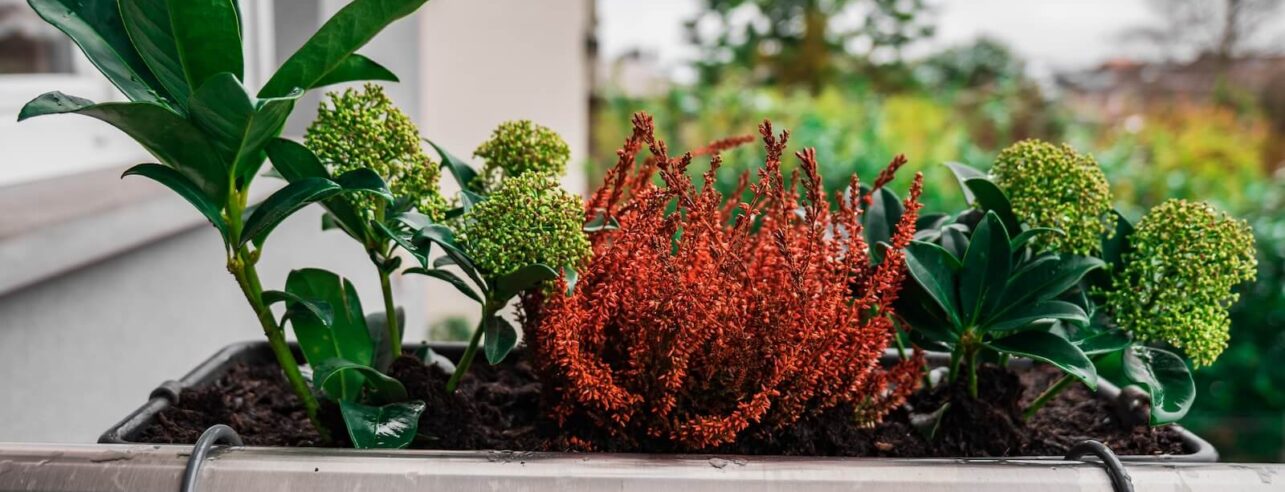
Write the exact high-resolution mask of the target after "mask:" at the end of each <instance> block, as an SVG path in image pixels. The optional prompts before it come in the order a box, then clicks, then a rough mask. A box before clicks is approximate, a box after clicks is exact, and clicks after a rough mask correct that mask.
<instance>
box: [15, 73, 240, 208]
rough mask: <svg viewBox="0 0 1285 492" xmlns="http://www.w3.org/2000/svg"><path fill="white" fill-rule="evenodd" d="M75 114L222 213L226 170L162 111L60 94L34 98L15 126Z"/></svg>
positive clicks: (196, 135) (187, 127)
mask: <svg viewBox="0 0 1285 492" xmlns="http://www.w3.org/2000/svg"><path fill="white" fill-rule="evenodd" d="M65 113H74V114H79V115H84V116H89V117H91V118H96V119H99V120H102V121H104V122H107V123H109V124H111V125H112V126H114V127H116V128H117V129H119V130H121V131H123V132H125V133H126V134H128V135H129V136H130V137H132V138H133V139H134V140H135V141H137V142H138V143H139V144H141V145H142V146H143V147H144V148H146V149H147V150H148V152H151V153H152V155H153V156H156V158H157V159H159V160H160V161H161V164H165V165H166V166H169V167H171V168H173V169H174V170H176V171H178V172H179V173H181V174H183V176H185V177H187V178H188V179H189V180H191V181H192V183H193V184H195V185H197V187H198V188H200V189H201V192H202V193H203V194H204V195H205V198H206V199H208V200H209V201H210V202H212V203H214V204H215V205H217V206H218V207H219V208H223V205H224V204H225V203H227V194H228V193H227V191H228V190H227V185H228V168H227V166H226V164H225V163H224V162H223V161H222V160H221V159H219V155H218V153H217V152H216V151H215V150H214V148H213V147H212V146H211V145H210V144H209V142H208V141H207V140H206V137H205V135H204V134H203V133H202V132H201V130H200V129H198V128H197V127H196V126H195V125H193V124H192V123H190V122H188V121H187V120H186V119H184V118H183V117H181V116H179V115H178V114H176V113H174V112H173V111H170V110H169V109H166V108H165V107H164V106H160V105H157V104H151V103H102V104H94V102H93V101H90V100H88V99H83V98H79V97H75V96H68V95H66V94H63V93H61V92H49V93H45V94H43V95H41V96H40V97H37V98H35V99H33V100H32V101H31V102H29V103H27V105H26V106H24V107H23V108H22V111H21V112H19V113H18V121H22V120H25V119H27V118H32V117H36V116H43V115H48V114H65Z"/></svg>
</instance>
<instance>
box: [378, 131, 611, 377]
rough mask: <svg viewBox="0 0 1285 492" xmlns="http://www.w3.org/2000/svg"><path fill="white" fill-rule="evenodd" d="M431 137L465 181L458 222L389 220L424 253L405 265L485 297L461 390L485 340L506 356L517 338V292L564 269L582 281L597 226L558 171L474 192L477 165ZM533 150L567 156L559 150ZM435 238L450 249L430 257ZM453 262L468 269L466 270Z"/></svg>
mask: <svg viewBox="0 0 1285 492" xmlns="http://www.w3.org/2000/svg"><path fill="white" fill-rule="evenodd" d="M504 128H505V127H504V126H502V128H501V129H499V130H496V134H497V135H498V134H501V133H503V132H504V131H505V130H504ZM555 136H556V135H555ZM547 140H549V139H548V138H547V137H544V138H542V140H541V141H546V143H547ZM558 140H560V138H558ZM494 142H495V138H493V139H492V140H491V141H490V142H488V143H487V144H483V148H485V147H486V146H487V145H492V144H493V143H494ZM429 143H430V144H432V145H433V147H434V148H435V149H436V150H437V152H438V154H439V155H440V156H441V158H442V166H443V167H445V168H447V169H448V170H449V171H450V173H451V175H452V176H453V177H454V178H455V180H456V182H457V183H458V184H459V186H460V201H461V205H460V207H458V208H456V209H454V210H452V211H450V212H448V213H447V216H448V217H450V219H449V220H448V223H450V224H451V226H447V225H445V224H440V223H434V222H432V221H431V220H429V219H428V218H427V217H425V216H423V215H418V214H406V215H405V216H404V217H403V218H402V222H403V224H404V225H405V226H406V227H405V228H400V229H394V228H384V229H383V231H384V232H385V233H386V234H388V236H389V237H390V238H392V239H394V240H395V241H397V243H398V244H399V245H400V246H401V247H402V248H403V249H405V250H406V251H408V252H410V254H411V255H412V256H414V257H415V259H416V260H418V261H419V263H420V266H419V267H414V268H408V269H407V270H406V271H405V273H412V274H418V275H426V276H429V277H433V278H436V279H439V280H442V281H445V282H447V283H449V284H450V285H451V286H453V287H455V288H456V289H457V290H459V291H460V292H461V293H463V294H464V295H465V296H467V297H468V298H470V299H473V300H474V301H477V302H478V303H479V304H480V305H481V310H482V318H481V320H480V321H479V323H478V326H477V328H476V329H475V330H473V334H472V336H471V337H470V339H469V344H468V347H467V348H466V349H465V352H464V355H463V356H462V358H461V359H460V362H459V365H458V366H457V367H456V368H455V370H454V373H453V374H452V375H451V379H450V380H449V381H448V382H447V390H448V391H454V390H455V388H456V387H458V385H459V382H460V379H461V378H463V377H464V374H466V373H467V372H468V369H469V367H470V366H471V365H472V363H473V359H474V358H476V356H477V350H478V348H479V347H481V348H482V349H483V352H484V353H485V355H486V359H487V362H489V363H491V364H499V363H500V362H502V361H503V360H504V358H505V357H507V356H508V354H509V352H511V351H512V350H513V348H514V347H515V346H516V345H517V342H518V332H517V329H515V328H514V327H513V325H512V324H511V323H509V322H508V321H507V320H505V319H504V318H503V317H502V316H500V315H499V312H500V310H502V309H504V307H505V306H507V305H508V304H509V302H510V301H512V300H513V298H515V297H517V296H518V295H519V294H521V293H522V292H524V291H527V290H530V289H533V288H537V287H540V286H542V285H544V284H545V283H546V282H547V281H549V280H553V279H555V278H558V277H559V275H560V274H562V275H566V276H567V279H568V283H569V284H571V285H574V279H575V268H576V267H577V266H578V264H579V263H580V262H581V261H583V260H584V259H585V258H586V257H587V256H588V255H589V241H588V239H587V237H585V234H584V229H585V228H586V227H589V226H587V225H586V224H585V222H584V216H585V211H584V204H583V202H582V201H581V199H580V197H579V196H577V195H574V194H571V193H567V192H566V191H563V190H562V189H561V188H560V187H559V185H558V182H557V180H556V178H555V175H553V174H549V173H547V172H537V171H533V172H522V173H514V174H510V175H507V176H506V177H504V178H502V179H501V180H500V181H499V183H498V184H496V185H495V186H494V187H491V188H489V189H487V190H484V191H489V194H483V193H478V192H473V191H470V189H469V185H470V184H471V183H473V182H474V180H475V179H478V176H479V175H478V173H477V171H476V170H474V168H473V167H472V166H470V165H469V164H468V163H466V162H464V161H463V160H461V159H459V158H458V157H455V156H454V155H453V154H451V153H450V152H447V151H446V150H445V149H443V148H441V147H440V146H437V145H436V144H433V143H432V142H429ZM513 145H517V144H513ZM514 152H516V151H514ZM517 153H518V154H522V153H521V152H517ZM523 155H526V154H523ZM530 155H531V156H535V157H540V158H548V159H563V157H559V156H558V155H556V153H555V154H554V155H543V154H540V153H538V152H537V153H534V154H530ZM533 158H534V157H533ZM524 165H525V166H526V167H527V168H528V169H556V168H559V167H560V166H558V165H553V164H547V163H546V164H539V163H532V162H527V163H526V164H524ZM590 225H592V224H590ZM600 226H603V227H605V225H600ZM434 244H436V245H437V246H438V247H439V248H441V250H442V252H443V254H444V255H443V256H441V257H438V258H436V259H434V260H431V261H430V255H431V253H432V247H433V245H434ZM448 267H453V268H454V269H456V270H458V271H459V272H461V273H463V274H464V278H461V277H460V275H457V274H456V273H455V272H454V271H452V270H451V269H448ZM465 279H467V280H465Z"/></svg>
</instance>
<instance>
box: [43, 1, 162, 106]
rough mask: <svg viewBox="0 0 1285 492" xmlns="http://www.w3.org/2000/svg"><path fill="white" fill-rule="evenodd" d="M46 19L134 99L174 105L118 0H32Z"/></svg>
mask: <svg viewBox="0 0 1285 492" xmlns="http://www.w3.org/2000/svg"><path fill="white" fill-rule="evenodd" d="M28 3H30V4H31V8H32V9H34V10H35V11H36V14H37V15H39V16H40V17H41V18H42V19H44V20H45V21H47V22H49V23H50V24H52V25H53V26H54V27H57V28H58V30H60V31H62V32H63V33H66V34H67V36H68V37H70V38H71V40H72V41H73V42H75V43H76V45H77V46H80V49H81V51H84V52H85V56H86V57H88V58H89V61H90V63H93V64H94V66H95V67H97V68H98V70H99V71H100V72H102V73H103V75H104V76H106V77H107V80H110V81H111V82H112V85H115V86H116V88H118V89H120V91H121V92H122V93H124V94H125V96H126V97H128V98H129V99H130V100H131V101H138V102H150V103H155V104H159V105H162V106H164V107H167V108H171V109H172V108H174V106H173V105H172V104H170V102H169V101H168V100H167V99H166V96H167V94H165V89H164V86H163V85H161V83H160V81H158V80H157V79H156V76H155V75H153V74H152V71H151V69H149V68H148V67H147V64H146V62H144V61H143V58H142V57H140V56H139V54H138V51H137V50H136V49H135V48H134V43H133V42H131V41H130V36H129V33H128V32H127V31H126V30H125V23H124V21H123V20H121V8H119V7H117V3H116V0H28Z"/></svg>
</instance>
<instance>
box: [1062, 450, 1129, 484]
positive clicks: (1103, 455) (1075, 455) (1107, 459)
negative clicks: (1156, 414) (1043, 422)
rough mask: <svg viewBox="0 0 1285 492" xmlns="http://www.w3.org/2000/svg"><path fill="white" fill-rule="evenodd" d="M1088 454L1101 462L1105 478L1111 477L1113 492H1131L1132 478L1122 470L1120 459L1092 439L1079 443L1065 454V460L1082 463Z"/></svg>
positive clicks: (1122, 465)
mask: <svg viewBox="0 0 1285 492" xmlns="http://www.w3.org/2000/svg"><path fill="white" fill-rule="evenodd" d="M1088 454H1091V455H1094V456H1097V457H1098V458H1099V459H1101V460H1102V467H1103V468H1106V471H1107V476H1108V477H1111V488H1112V489H1114V490H1115V492H1133V478H1131V477H1129V472H1128V471H1127V470H1125V469H1124V464H1122V463H1120V458H1117V457H1116V456H1115V453H1113V452H1111V448H1108V447H1107V446H1106V445H1105V444H1102V443H1100V442H1097V441H1094V440H1092V439H1090V440H1087V441H1081V442H1080V443H1079V444H1076V445H1074V446H1071V449H1070V450H1068V451H1067V452H1066V460H1067V461H1084V460H1083V459H1081V458H1083V457H1084V456H1085V455H1088ZM1085 462H1086V463H1088V462H1087V461H1085Z"/></svg>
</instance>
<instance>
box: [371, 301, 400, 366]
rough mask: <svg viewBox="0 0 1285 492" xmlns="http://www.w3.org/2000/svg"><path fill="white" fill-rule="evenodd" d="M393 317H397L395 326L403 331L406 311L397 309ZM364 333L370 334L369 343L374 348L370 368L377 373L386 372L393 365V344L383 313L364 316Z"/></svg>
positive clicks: (386, 317)
mask: <svg viewBox="0 0 1285 492" xmlns="http://www.w3.org/2000/svg"><path fill="white" fill-rule="evenodd" d="M393 315H394V316H396V317H397V326H400V327H402V328H403V329H405V327H406V310H404V309H402V308H400V307H398V308H396V311H394V314H393ZM366 331H367V332H369V333H370V343H371V345H372V346H373V347H375V354H374V355H373V356H372V358H371V361H370V367H373V368H375V370H376V371H379V372H388V368H389V367H391V366H392V365H393V348H392V345H393V343H392V339H390V338H389V336H388V335H389V333H388V316H387V315H385V314H384V313H371V314H368V315H366Z"/></svg>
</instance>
